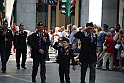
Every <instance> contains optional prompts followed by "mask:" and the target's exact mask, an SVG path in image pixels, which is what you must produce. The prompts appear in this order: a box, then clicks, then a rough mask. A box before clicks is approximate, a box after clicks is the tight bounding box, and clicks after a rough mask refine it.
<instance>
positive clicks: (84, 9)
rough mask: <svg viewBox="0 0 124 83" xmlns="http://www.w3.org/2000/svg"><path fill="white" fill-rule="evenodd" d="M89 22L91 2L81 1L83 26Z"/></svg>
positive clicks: (87, 0)
mask: <svg viewBox="0 0 124 83" xmlns="http://www.w3.org/2000/svg"><path fill="white" fill-rule="evenodd" d="M88 21H89V0H81V23H80V24H81V25H80V26H82V25H84V24H86V23H87V22H88Z"/></svg>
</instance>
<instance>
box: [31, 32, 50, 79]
mask: <svg viewBox="0 0 124 83" xmlns="http://www.w3.org/2000/svg"><path fill="white" fill-rule="evenodd" d="M43 34H44V33H42V41H41V42H42V43H43V49H42V50H44V53H43V54H41V53H40V52H39V49H41V48H39V46H38V45H39V39H40V37H39V32H36V33H33V34H32V39H31V48H32V51H31V57H32V58H33V70H32V80H35V78H36V75H37V71H38V67H39V64H40V76H41V81H45V80H46V76H45V74H46V66H45V60H46V57H47V55H46V54H47V53H46V52H47V51H46V50H47V49H46V45H50V40H49V35H48V34H45V37H46V41H43Z"/></svg>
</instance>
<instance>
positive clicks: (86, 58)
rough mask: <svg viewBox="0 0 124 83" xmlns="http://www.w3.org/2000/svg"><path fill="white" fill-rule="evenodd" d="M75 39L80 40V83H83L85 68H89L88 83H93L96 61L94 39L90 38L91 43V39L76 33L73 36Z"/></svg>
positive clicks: (83, 34) (81, 33) (82, 33)
mask: <svg viewBox="0 0 124 83" xmlns="http://www.w3.org/2000/svg"><path fill="white" fill-rule="evenodd" d="M74 37H75V38H78V39H80V41H81V53H80V56H79V60H80V62H81V64H82V65H81V83H85V75H86V71H87V67H88V65H89V67H90V78H89V83H95V66H96V61H97V55H96V37H92V38H93V41H92V42H91V37H90V36H89V35H88V36H86V35H85V33H84V32H81V31H79V32H77V33H76V34H75V35H74Z"/></svg>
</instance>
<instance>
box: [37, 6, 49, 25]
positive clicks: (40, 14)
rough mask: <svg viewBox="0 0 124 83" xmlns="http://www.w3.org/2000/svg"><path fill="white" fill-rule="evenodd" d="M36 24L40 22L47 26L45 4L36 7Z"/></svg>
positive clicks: (46, 7)
mask: <svg viewBox="0 0 124 83" xmlns="http://www.w3.org/2000/svg"><path fill="white" fill-rule="evenodd" d="M36 17H37V18H36V23H38V22H42V23H43V24H45V25H46V26H48V20H47V19H48V6H47V5H45V4H37V5H36Z"/></svg>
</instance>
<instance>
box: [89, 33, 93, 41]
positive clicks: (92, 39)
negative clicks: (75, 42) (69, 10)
mask: <svg viewBox="0 0 124 83" xmlns="http://www.w3.org/2000/svg"><path fill="white" fill-rule="evenodd" d="M90 38H91V43H92V42H93V36H92V34H91V35H90Z"/></svg>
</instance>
